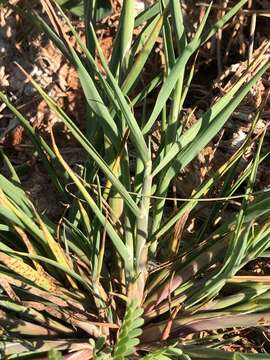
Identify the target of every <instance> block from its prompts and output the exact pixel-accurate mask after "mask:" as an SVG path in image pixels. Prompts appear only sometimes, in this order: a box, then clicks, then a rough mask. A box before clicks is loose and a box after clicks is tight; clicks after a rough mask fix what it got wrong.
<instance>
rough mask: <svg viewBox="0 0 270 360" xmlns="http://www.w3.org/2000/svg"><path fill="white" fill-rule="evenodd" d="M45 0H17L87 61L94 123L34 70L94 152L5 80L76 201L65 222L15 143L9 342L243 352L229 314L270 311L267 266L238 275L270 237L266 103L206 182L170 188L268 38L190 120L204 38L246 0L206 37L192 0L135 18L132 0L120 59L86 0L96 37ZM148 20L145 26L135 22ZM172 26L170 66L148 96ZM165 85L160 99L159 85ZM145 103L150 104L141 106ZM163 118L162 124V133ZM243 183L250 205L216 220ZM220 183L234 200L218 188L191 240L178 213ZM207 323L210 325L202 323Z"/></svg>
mask: <svg viewBox="0 0 270 360" xmlns="http://www.w3.org/2000/svg"><path fill="white" fill-rule="evenodd" d="M40 3H41V5H42V6H43V9H44V11H45V13H46V16H47V17H46V20H45V15H44V17H43V16H42V15H40V14H39V13H38V12H36V10H33V9H31V8H26V7H24V6H19V5H18V6H15V5H11V4H6V6H10V7H12V9H13V10H14V11H16V12H17V13H18V14H20V15H21V16H22V17H23V18H25V19H26V20H28V21H30V22H32V23H34V24H35V26H37V27H38V28H39V29H40V31H41V32H44V33H45V34H46V36H48V38H49V39H51V40H52V41H53V42H54V44H55V45H56V46H57V47H58V48H59V49H60V50H61V51H62V53H63V54H64V56H66V58H67V59H68V60H69V61H70V62H71V63H72V64H73V66H74V67H75V68H76V71H77V73H78V76H79V79H80V83H81V87H82V90H83V93H84V95H85V102H86V110H85V113H86V129H85V131H83V130H82V129H81V128H80V127H79V126H78V125H77V124H76V123H75V122H74V121H73V120H72V119H71V118H70V117H69V116H68V114H66V113H65V112H64V111H63V109H61V108H60V107H59V105H58V104H57V103H56V102H55V101H54V100H53V99H52V98H51V97H50V96H49V95H48V94H47V93H46V92H45V91H44V90H43V89H42V87H41V86H40V85H39V84H38V83H36V82H35V80H34V79H33V78H32V77H31V76H30V75H29V74H27V73H26V72H25V71H24V69H22V68H21V71H22V72H23V73H24V74H25V76H26V78H27V79H28V81H29V82H31V84H32V85H33V87H34V88H35V89H36V92H37V93H38V94H39V95H40V97H42V99H43V100H44V101H45V102H46V104H47V106H48V107H49V108H50V109H51V110H52V111H53V112H54V113H55V114H56V115H57V117H58V118H59V119H60V120H61V121H62V122H63V124H64V125H65V126H66V128H67V129H68V130H69V132H70V134H71V135H72V136H73V137H74V139H75V140H76V141H77V143H78V144H79V146H80V147H81V149H82V151H84V152H85V153H86V154H87V162H86V163H85V164H84V166H83V169H82V171H81V173H80V174H78V173H77V172H75V171H74V169H72V167H71V166H70V165H69V164H68V161H67V160H66V159H65V158H64V156H63V154H62V153H61V150H60V148H59V146H58V145H57V137H56V138H55V137H54V135H53V132H52V133H51V141H47V140H45V139H44V138H42V136H41V135H40V134H38V133H37V132H36V131H35V129H34V128H33V127H32V126H31V124H30V123H29V122H28V120H27V119H26V118H25V117H24V116H23V114H22V113H21V112H20V111H19V109H17V108H16V106H15V105H14V104H12V102H11V100H10V99H9V98H8V97H7V96H6V95H5V94H3V93H0V98H1V100H2V102H4V103H5V104H6V106H7V107H8V108H9V109H10V110H11V111H12V112H13V113H14V114H15V115H16V117H17V119H18V121H19V122H20V124H21V125H22V126H23V127H24V128H25V131H26V133H27V134H28V135H29V138H30V140H31V141H32V143H33V145H34V146H35V149H36V151H37V154H38V155H37V156H38V159H39V160H40V161H42V163H43V166H44V168H45V169H46V171H47V173H48V174H49V176H50V178H51V180H52V182H53V185H54V186H55V188H56V189H57V191H58V194H59V197H60V198H61V199H62V200H63V202H64V203H65V204H66V205H67V209H68V210H67V211H66V212H65V214H64V215H63V217H62V218H61V221H60V222H59V223H55V222H53V221H52V220H51V219H50V218H48V217H47V216H46V214H39V213H38V211H37V210H36V208H35V206H34V205H33V203H32V202H31V201H30V200H29V198H28V196H27V195H26V192H25V191H24V189H23V186H22V185H21V181H20V177H19V175H18V174H17V172H16V168H15V167H14V166H13V165H12V163H11V162H10V161H9V160H8V158H7V157H6V156H5V155H4V154H3V159H4V161H5V164H6V166H7V167H8V169H9V172H10V177H5V176H3V175H0V220H1V224H0V226H1V228H0V230H1V233H0V234H1V243H0V271H1V279H0V288H1V289H2V291H1V293H0V325H1V327H2V329H3V333H2V339H1V350H0V351H1V353H2V355H3V357H4V358H8V359H12V358H18V356H19V358H28V357H33V358H40V357H41V356H43V355H44V354H47V353H48V352H49V355H48V357H49V358H50V359H61V358H66V359H68V358H72V359H79V358H80V359H81V358H84V359H88V358H89V359H90V358H94V359H107V358H112V359H124V358H132V359H136V358H144V359H174V358H175V359H176V358H177V359H202V358H207V359H227V358H228V359H234V358H235V359H236V358H237V356H238V357H239V359H240V358H242V357H243V356H242V355H238V354H231V353H227V352H224V351H222V350H221V349H222V346H224V345H225V344H226V343H227V342H228V341H233V340H237V336H235V337H234V338H233V339H229V340H228V339H227V337H228V334H229V329H231V328H248V327H255V326H261V325H263V326H265V325H268V324H269V321H270V317H269V313H268V311H269V308H270V302H269V296H270V285H269V281H268V279H265V278H264V277H260V278H259V279H257V278H256V279H255V278H254V277H252V276H250V277H245V278H244V279H241V277H240V276H238V275H237V274H238V273H239V271H240V270H241V269H243V267H244V266H246V265H247V264H248V263H250V262H251V261H252V260H254V259H258V258H260V257H264V256H267V250H268V248H269V245H270V227H269V219H268V217H269V213H270V207H269V204H270V203H269V199H268V197H267V196H265V194H264V193H255V194H254V184H255V181H256V174H257V170H258V167H259V166H260V164H261V163H262V162H263V161H264V160H265V159H266V157H267V156H268V153H264V152H263V151H262V144H263V139H264V136H265V131H262V132H260V133H259V134H257V135H256V136H255V137H254V136H253V135H254V134H253V130H254V126H255V124H256V122H257V121H258V119H259V117H260V111H261V110H262V109H258V112H257V114H256V116H255V117H254V120H253V122H254V126H253V128H252V129H251V131H250V134H249V135H248V136H247V138H246V139H245V141H244V142H243V144H242V145H241V146H240V147H239V148H238V149H237V150H236V151H235V153H234V154H232V155H231V157H230V158H229V159H228V160H226V161H225V162H224V163H223V164H222V165H221V166H220V167H219V168H218V169H217V170H216V171H215V172H213V173H212V174H210V175H209V176H208V178H207V179H206V180H205V181H204V182H203V183H202V184H201V185H200V186H199V187H198V188H196V189H194V191H193V192H192V196H191V198H190V199H186V200H185V201H183V200H182V201H181V203H180V206H177V208H176V209H173V208H172V207H170V206H167V202H166V198H167V197H168V196H169V194H170V193H169V191H170V185H171V183H172V181H173V180H174V179H175V177H176V176H177V175H178V174H180V173H181V172H182V171H183V170H184V169H185V168H186V167H187V166H188V165H189V164H190V163H191V162H192V161H193V160H194V159H195V158H196V156H197V155H198V154H199V153H200V151H201V150H202V149H203V148H204V147H205V146H206V145H207V144H208V143H209V142H210V141H211V140H212V139H214V137H215V136H216V135H217V134H218V133H219V132H220V130H221V129H222V128H223V127H224V125H225V124H226V122H228V121H229V119H230V117H231V115H232V114H233V112H234V111H235V109H236V108H237V107H238V106H239V104H240V103H241V102H242V100H243V99H244V98H245V96H246V95H247V94H248V93H249V91H250V90H251V88H252V87H253V86H254V85H255V84H256V82H257V81H258V80H259V79H260V78H261V76H262V75H263V74H264V72H265V71H266V70H268V68H269V67H270V60H268V59H266V60H265V57H264V56H262V55H263V54H264V53H263V52H262V53H260V54H258V55H257V56H256V57H255V58H254V59H253V61H252V62H251V63H250V65H249V67H248V69H247V70H246V71H245V72H244V73H243V74H242V76H241V77H240V78H238V79H237V81H235V82H234V83H233V85H232V86H231V87H230V89H229V91H228V92H227V93H226V94H224V95H223V96H221V97H220V98H218V99H217V100H216V101H215V102H214V103H213V104H212V105H211V106H210V107H209V108H208V109H207V110H206V111H205V112H204V114H202V116H201V117H200V118H199V119H198V120H197V121H196V122H195V123H194V124H193V125H192V126H191V127H189V128H188V129H187V128H186V127H185V124H184V117H183V106H184V102H185V100H186V98H187V96H188V94H189V88H190V84H191V82H192V77H193V75H194V68H195V65H194V64H195V60H196V54H197V52H198V51H199V50H200V48H201V47H202V46H203V45H204V44H205V43H206V42H207V41H208V40H209V39H211V37H212V36H214V35H215V34H216V32H217V31H218V30H219V29H221V28H222V27H223V26H224V25H225V24H226V23H227V22H228V21H229V20H230V19H232V17H233V16H235V14H237V13H238V12H239V11H240V10H241V8H242V7H243V6H244V5H245V4H246V3H247V0H241V1H238V2H237V4H236V5H234V6H233V7H232V8H231V9H229V10H228V12H226V13H225V15H224V16H223V17H221V18H220V19H219V20H218V21H217V22H216V23H215V24H214V25H212V26H209V24H208V22H207V20H208V18H209V14H210V12H211V5H210V6H208V7H207V8H206V11H205V13H204V16H203V17H202V19H201V22H200V24H199V25H198V27H197V30H196V32H195V34H194V35H193V36H192V38H188V36H187V33H186V28H185V24H184V21H183V15H182V9H181V4H180V3H179V1H177V0H172V1H157V2H156V3H155V4H154V5H153V6H152V7H150V8H149V9H147V10H146V11H145V12H143V13H142V14H140V15H138V16H137V17H136V18H135V16H134V6H135V2H134V0H126V1H124V3H123V8H122V13H121V17H120V21H119V27H118V32H117V36H116V39H115V43H114V47H113V52H112V56H111V60H110V62H109V63H108V62H107V60H106V59H105V57H104V55H103V52H102V49H101V46H100V44H99V41H98V39H97V36H96V32H95V28H96V22H95V19H96V17H95V16H94V11H90V10H89V2H88V1H86V0H85V1H84V11H85V14H84V15H85V16H84V22H85V33H86V41H83V40H82V39H81V38H80V36H79V35H78V33H77V32H76V29H75V28H74V27H73V25H72V22H71V21H70V18H69V15H66V13H65V12H64V11H63V10H62V8H61V7H59V5H58V2H55V1H49V0H43V1H40ZM92 10H93V9H92ZM47 19H49V20H50V23H48V20H47ZM136 27H140V28H141V30H140V32H138V34H139V35H137V36H136V37H135V38H134V29H135V28H136ZM66 29H68V32H69V33H67V31H66ZM70 34H72V36H73V37H74V38H75V39H76V50H75V49H74V47H73V46H72V44H71V42H70ZM159 36H162V43H163V48H164V55H165V66H164V68H163V69H162V70H161V73H160V74H158V75H157V76H156V77H154V78H153V79H152V80H150V81H149V83H147V84H146V86H145V88H144V89H143V90H141V91H139V92H137V93H136V96H135V95H134V93H135V92H134V89H135V88H136V85H137V84H138V82H139V80H140V78H141V76H142V73H143V70H144V68H145V66H146V64H147V61H148V60H149V59H150V55H151V51H152V49H153V48H154V46H155V44H156V42H157V40H158V38H159ZM264 51H266V48H265V50H264ZM97 57H98V59H99V61H100V63H101V65H102V70H101V68H100V67H99V66H98V62H97V60H96V58H97ZM18 63H20V60H19V59H18ZM153 93H154V94H155V97H154V96H153ZM153 98H155V102H154V104H152V103H151V101H149V99H151V100H152V99H153ZM149 104H150V105H149ZM135 107H137V108H138V107H141V108H143V109H144V111H142V115H141V113H139V112H137V111H136V110H135ZM146 110H147V111H146ZM157 124H158V125H159V126H160V137H161V138H160V142H159V144H158V148H155V149H154V147H153V146H152V133H153V128H154V127H155V126H157ZM254 144H255V146H256V152H255V155H254V157H253V158H252V159H251V160H250V163H249V166H248V167H247V169H245V171H243V172H242V173H241V174H240V175H237V174H236V173H235V171H234V170H235V167H236V166H237V164H238V163H239V161H240V159H241V157H242V156H244V154H245V153H246V151H247V150H248V149H249V148H250V146H251V145H254ZM134 159H135V160H134ZM242 183H245V184H246V190H245V192H244V194H243V196H241V197H240V200H241V204H240V207H239V211H237V212H235V213H232V216H231V217H230V218H229V219H227V220H224V221H223V222H222V223H221V224H220V225H215V224H216V223H217V220H218V217H219V214H220V212H221V211H222V209H223V208H224V207H225V206H226V204H227V199H228V198H229V197H232V196H234V195H235V193H236V191H237V189H238V187H239V184H242ZM217 184H219V186H220V189H219V193H218V194H217V195H219V196H220V197H221V198H222V199H220V200H222V201H220V202H215V203H214V205H213V209H212V211H211V212H210V215H209V218H208V221H207V224H203V226H201V228H200V229H198V232H197V233H196V234H195V235H194V236H193V238H192V239H189V241H185V240H183V239H181V236H179V234H178V235H177V227H179V226H181V224H182V225H183V226H185V223H186V221H187V219H188V217H189V216H191V214H192V211H193V210H194V209H195V208H196V207H197V205H198V204H199V203H203V201H206V200H207V196H209V195H208V194H211V193H212V191H213V189H214V188H215V187H216V185H217ZM70 185H72V189H73V190H72V192H71V191H70V190H69V188H70ZM167 209H168V211H169V214H167V213H166V212H168V211H167ZM165 210H166V211H165ZM206 225H207V226H206ZM180 234H181V232H180ZM181 240H183V243H182V242H181ZM151 264H152V267H153V268H151V266H150V265H151ZM216 330H219V331H218V332H216ZM202 331H205V335H204V337H198V336H197V335H196V334H197V333H200V332H202ZM190 334H193V336H192V337H189V338H188V339H187V338H186V335H190ZM226 336H227V337H226ZM59 351H62V354H61V353H60V352H59ZM45 356H46V355H45ZM243 358H248V359H249V358H250V359H252V358H254V359H255V358H256V359H257V358H262V359H263V358H266V356H265V355H258V354H249V355H245V357H243Z"/></svg>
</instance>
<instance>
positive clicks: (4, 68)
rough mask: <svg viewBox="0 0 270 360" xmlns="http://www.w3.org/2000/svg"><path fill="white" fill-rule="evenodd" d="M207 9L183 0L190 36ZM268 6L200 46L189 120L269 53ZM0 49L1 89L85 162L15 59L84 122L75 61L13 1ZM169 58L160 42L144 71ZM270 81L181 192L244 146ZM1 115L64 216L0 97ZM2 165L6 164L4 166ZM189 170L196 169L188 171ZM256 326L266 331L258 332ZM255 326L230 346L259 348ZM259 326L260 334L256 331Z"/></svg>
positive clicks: (1, 25)
mask: <svg viewBox="0 0 270 360" xmlns="http://www.w3.org/2000/svg"><path fill="white" fill-rule="evenodd" d="M10 2H12V3H22V2H24V3H26V2H27V1H18V0H13V1H10ZM30 3H31V6H35V7H36V8H37V9H38V10H39V11H40V12H42V9H41V7H40V6H39V4H38V2H36V5H33V2H30ZM233 3H234V1H216V2H215V4H214V9H213V11H212V15H211V22H214V21H215V20H216V19H218V18H219V17H220V16H221V15H222V14H223V13H224V11H226V7H227V8H229V7H230V6H231V5H232V4H233ZM221 4H222V6H221ZM147 5H148V4H147ZM137 6H138V11H140V9H141V8H142V7H143V6H144V4H143V2H142V1H138V2H137ZM113 8H114V12H113V14H112V15H111V16H110V17H108V18H106V19H104V20H103V21H102V23H101V24H100V29H99V31H98V36H99V39H100V41H101V45H102V48H103V51H104V53H105V55H106V57H107V58H108V59H109V58H110V54H111V49H112V44H113V39H114V37H115V32H116V28H117V23H118V19H119V11H120V9H121V2H120V1H114V2H113ZM203 9H204V6H203V2H202V1H191V0H186V1H183V11H184V16H185V23H186V28H187V29H188V35H189V36H192V34H193V33H194V29H196V26H197V24H198V22H199V21H200V19H201V17H202V14H203ZM269 9H270V1H269V0H261V1H259V0H258V1H249V7H248V8H247V9H246V10H245V11H244V12H241V13H240V14H239V15H237V16H236V17H234V18H233V20H232V21H231V22H230V23H229V24H228V25H226V27H225V28H224V29H223V31H219V33H218V34H217V36H215V37H213V38H212V39H211V41H209V42H208V43H207V44H206V45H205V46H204V47H203V49H201V51H200V53H199V56H198V60H197V69H196V75H195V78H194V81H193V83H192V86H191V91H190V95H189V96H188V99H187V101H186V103H185V109H184V113H183V116H184V117H185V118H186V119H187V126H190V125H191V124H192V123H194V122H195V121H196V120H197V119H198V117H199V116H200V114H201V113H203V112H204V111H205V110H206V109H207V108H208V107H209V105H211V103H212V102H214V101H215V99H216V98H217V97H218V96H220V95H221V94H223V93H224V92H226V91H227V90H228V89H229V88H230V86H231V85H232V84H233V82H234V81H235V79H237V78H238V77H239V76H240V75H241V74H242V73H243V72H244V71H245V70H246V68H247V66H248V63H250V62H251V61H252V60H253V59H254V58H255V57H256V56H257V54H258V53H259V52H261V51H262V49H265V52H264V55H262V57H264V58H268V57H269V54H270V50H269V48H268V47H269V45H270V11H269ZM73 23H74V25H75V26H76V28H77V29H78V31H79V32H80V33H81V35H82V36H84V34H83V23H82V21H80V20H79V19H77V18H73ZM254 25H255V26H254ZM71 40H72V39H71ZM0 56H1V57H0V90H2V91H4V92H5V93H6V94H7V96H9V98H10V99H11V100H12V101H13V103H14V104H15V105H16V107H17V108H18V109H19V110H20V111H21V112H22V113H23V114H24V115H25V116H26V117H27V119H28V120H29V122H31V123H32V124H33V125H34V126H35V128H36V129H37V131H40V132H41V133H42V134H43V135H44V136H45V137H48V133H49V131H50V129H51V128H52V127H53V128H54V132H55V133H56V134H58V135H60V136H58V142H59V146H60V147H61V150H62V152H63V153H64V154H65V157H66V158H67V159H68V161H69V163H70V164H71V165H72V166H74V167H77V166H79V165H80V164H81V163H82V162H84V161H85V156H84V154H83V153H82V151H81V149H80V148H78V147H77V145H76V143H75V142H74V141H73V140H72V139H71V137H70V135H69V133H68V131H67V130H66V129H65V128H64V127H63V126H62V124H61V123H60V122H59V119H57V118H56V117H55V115H54V114H53V113H52V112H51V111H49V109H48V108H47V106H46V104H45V102H44V101H43V100H41V99H40V97H39V96H38V95H37V94H36V92H35V91H34V90H33V88H32V87H31V85H30V84H29V83H28V82H27V81H26V80H25V77H24V76H23V74H22V73H21V71H20V70H19V68H18V67H17V65H16V63H19V64H20V65H21V66H22V67H23V68H24V69H25V70H26V71H27V72H28V73H30V74H31V75H32V76H33V78H34V79H35V80H36V81H37V82H38V83H39V84H40V85H41V86H42V87H43V89H44V90H46V92H47V93H48V94H49V95H50V96H52V97H53V99H54V100H56V101H57V102H58V103H59V104H60V105H61V106H62V107H63V108H64V110H65V111H66V112H67V113H68V114H69V115H70V116H71V117H72V118H73V119H74V120H75V121H76V122H77V123H78V124H79V126H80V127H81V128H84V121H85V111H84V99H83V95H82V92H81V90H80V83H79V79H78V77H77V74H76V71H75V70H74V68H73V67H72V66H71V65H70V64H69V63H68V62H67V61H66V60H65V58H64V57H63V56H62V54H61V53H60V52H59V50H58V49H56V48H55V46H54V45H53V44H52V43H51V42H50V41H48V40H47V39H46V37H45V36H44V35H42V34H40V33H39V32H38V31H37V30H36V29H35V28H34V27H33V26H32V25H31V24H29V23H27V22H26V21H25V20H23V19H22V18H21V17H20V16H18V15H16V14H15V13H14V12H13V11H12V10H9V9H7V8H0ZM163 61H164V60H163V52H162V46H161V45H160V44H159V45H157V47H156V49H155V51H154V52H153V55H152V57H151V63H150V64H148V65H147V67H146V70H145V72H144V77H145V79H148V78H151V77H152V76H153V75H154V73H155V72H157V71H159V69H160V67H161V66H162V64H163ZM269 88H270V72H267V73H265V74H264V76H263V78H262V79H261V80H260V81H259V82H258V83H257V84H256V86H254V87H253V89H252V91H251V92H250V94H249V95H248V96H247V97H246V99H245V101H244V102H243V103H242V104H241V106H240V107H239V108H238V109H237V111H235V113H234V114H233V116H232V118H231V119H230V121H229V122H228V123H227V124H226V126H225V128H224V129H223V130H222V131H221V132H220V134H219V135H218V136H217V137H216V138H215V139H214V140H213V141H212V142H211V143H210V144H208V146H207V147H206V148H205V149H204V150H203V151H202V152H201V153H200V154H199V155H198V157H197V159H196V160H195V161H193V162H192V164H191V165H190V166H189V167H188V168H187V169H186V170H185V172H183V173H182V174H181V175H180V176H179V177H178V178H177V179H175V183H174V185H175V186H174V189H175V193H176V195H177V196H178V197H188V196H190V194H191V192H192V190H193V189H195V188H196V187H198V185H200V184H201V182H202V181H203V180H204V179H205V178H206V177H207V175H208V174H209V173H210V172H211V171H212V170H213V169H216V168H217V167H218V166H219V165H221V164H222V163H223V162H224V161H225V160H226V159H228V158H229V156H230V155H231V154H232V153H233V152H235V150H236V149H237V148H238V147H239V146H241V144H242V143H243V141H244V139H245V138H246V136H247V134H248V132H249V130H250V127H251V119H252V118H253V117H254V114H255V112H256V110H257V109H258V107H259V106H260V105H261V104H262V102H263V101H264V99H265V98H266V95H267V93H268V91H269ZM150 106H151V105H150ZM138 111H139V110H138ZM0 119H1V126H0V143H1V146H2V147H3V148H4V150H5V151H6V152H7V153H8V155H9V157H10V159H11V161H12V162H13V163H14V164H15V165H18V166H20V165H21V166H22V170H21V171H22V181H23V186H24V187H25V189H26V190H27V191H28V193H29V195H30V197H31V198H32V200H33V201H34V203H35V204H36V206H37V208H38V209H39V210H40V211H41V212H46V213H47V215H48V216H50V217H51V218H53V219H58V218H59V217H60V215H61V214H62V211H63V206H62V205H61V203H60V202H59V201H57V194H56V193H54V191H53V190H52V187H51V186H50V181H49V179H48V178H47V176H46V173H44V171H43V169H42V168H41V166H40V164H39V161H38V159H36V158H35V157H34V156H33V148H32V146H31V143H30V141H29V140H28V139H27V138H26V137H25V135H24V131H23V129H22V128H21V127H20V126H19V125H18V123H17V120H16V119H15V118H14V116H13V115H12V114H11V113H10V112H9V111H8V110H7V109H6V108H5V106H4V105H3V104H0ZM269 119H270V100H266V102H265V104H264V108H263V111H262V114H261V118H260V120H259V122H258V125H257V127H256V129H255V134H256V133H258V132H260V131H261V130H262V129H264V128H265V127H266V126H267V125H268V123H269ZM153 138H154V139H155V141H156V142H157V143H158V141H159V131H158V128H157V129H156V130H155V133H154V134H153ZM269 140H270V139H269V132H268V130H267V134H266V138H265V144H264V151H267V150H268V151H269V150H270V149H269V145H270V144H269ZM254 150H255V149H253V148H251V149H250V152H249V154H247V155H246V157H245V158H243V159H242V162H241V164H240V166H239V168H238V170H237V171H239V173H240V172H241V171H242V170H243V169H244V168H245V166H246V164H247V163H248V161H249V159H250V157H251V156H252V155H253V153H254ZM3 171H5V170H4V169H3ZM191 174H192V176H190V175H191ZM269 185H270V164H266V165H264V166H263V167H261V168H260V172H259V174H258V179H257V185H256V189H257V190H261V189H265V188H267V187H268V186H269ZM235 206H237V204H236V205H235ZM228 211H230V209H228ZM196 216H199V217H201V218H202V219H203V218H204V217H205V216H207V208H206V207H203V209H199V210H198V213H197V214H196ZM192 231H194V227H192V223H190V224H189V226H188V230H187V232H191V233H192ZM252 271H254V272H259V273H261V272H264V273H270V270H269V266H268V264H258V263H256V264H254V268H253V269H252ZM256 331H257V332H258V331H259V332H260V335H259V336H258V337H257V335H258V334H257V332H256ZM256 331H255V330H254V332H253V333H252V336H250V333H249V334H247V335H245V336H242V339H244V340H242V342H239V343H237V344H236V345H234V347H233V346H231V345H230V346H231V350H239V349H240V350H241V347H245V348H249V349H250V351H253V350H254V351H257V349H258V347H259V346H261V345H262V343H269V340H268V335H267V331H266V330H265V329H262V330H256ZM254 334H256V336H255V337H254ZM242 335H243V334H242ZM254 339H255V340H254ZM256 339H259V340H256Z"/></svg>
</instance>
